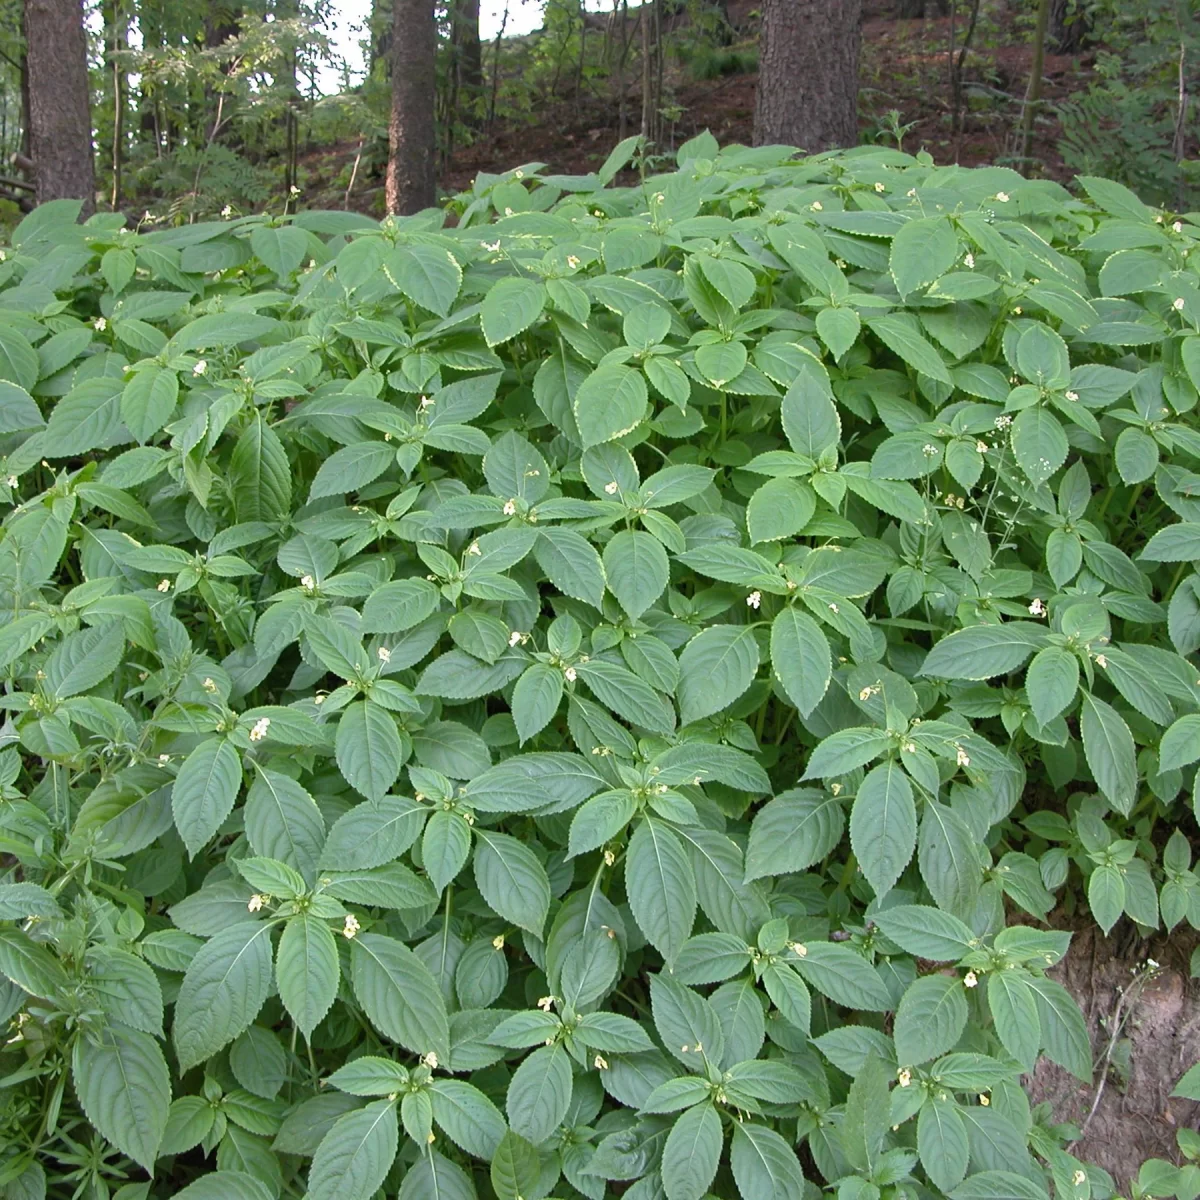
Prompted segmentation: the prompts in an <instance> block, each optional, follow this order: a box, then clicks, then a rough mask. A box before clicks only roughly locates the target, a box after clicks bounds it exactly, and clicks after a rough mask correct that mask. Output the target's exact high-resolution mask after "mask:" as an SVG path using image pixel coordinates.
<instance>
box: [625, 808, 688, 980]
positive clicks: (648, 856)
mask: <svg viewBox="0 0 1200 1200" xmlns="http://www.w3.org/2000/svg"><path fill="white" fill-rule="evenodd" d="M625 890H626V893H627V894H628V897H629V907H630V909H631V910H632V912H633V918H634V920H635V921H637V923H638V927H639V928H640V929H641V930H642V932H643V933H644V934H645V935H646V937H647V939H648V940H649V941H650V942H651V944H652V945H653V946H654V947H655V949H657V950H658V951H659V953H661V954H662V956H663V958H665V959H666V960H667V962H668V963H670V962H673V961H674V960H675V957H676V956H677V955H678V953H679V951H680V949H681V948H682V946H683V944H684V942H686V941H687V939H688V937H689V936H690V935H691V932H692V924H693V922H694V921H695V918H696V881H695V875H694V873H693V871H692V865H691V863H690V862H689V861H688V858H687V855H686V854H685V853H684V849H683V847H682V846H681V845H680V843H679V838H678V837H677V836H676V835H675V834H674V833H673V832H672V831H671V829H670V827H669V826H667V825H666V824H665V823H664V822H662V821H659V820H658V819H657V818H655V817H647V818H646V819H645V820H644V821H642V823H641V824H640V825H638V827H637V829H635V830H634V833H633V837H632V838H630V840H629V851H628V854H627V857H626V860H625Z"/></svg>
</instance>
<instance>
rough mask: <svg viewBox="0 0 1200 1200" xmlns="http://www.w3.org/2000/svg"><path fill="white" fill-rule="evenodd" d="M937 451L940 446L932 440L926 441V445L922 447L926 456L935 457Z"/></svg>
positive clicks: (922, 451)
mask: <svg viewBox="0 0 1200 1200" xmlns="http://www.w3.org/2000/svg"><path fill="white" fill-rule="evenodd" d="M937 452H938V448H937V447H936V446H935V445H934V444H933V443H932V442H926V443H925V445H923V446H922V447H921V453H922V454H923V455H925V457H926V458H933V457H935V456H936V454H937Z"/></svg>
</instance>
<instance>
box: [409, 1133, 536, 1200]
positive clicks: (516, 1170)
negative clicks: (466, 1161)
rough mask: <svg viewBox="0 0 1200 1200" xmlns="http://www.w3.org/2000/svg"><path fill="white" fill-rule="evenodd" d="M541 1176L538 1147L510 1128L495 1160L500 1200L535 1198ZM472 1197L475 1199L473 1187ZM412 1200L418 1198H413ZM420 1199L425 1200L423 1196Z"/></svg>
mask: <svg viewBox="0 0 1200 1200" xmlns="http://www.w3.org/2000/svg"><path fill="white" fill-rule="evenodd" d="M541 1177H542V1161H541V1157H540V1155H539V1154H538V1152H537V1149H536V1147H534V1146H532V1145H531V1144H530V1143H529V1142H528V1141H526V1140H525V1138H523V1137H522V1136H521V1135H520V1134H519V1133H516V1132H515V1131H514V1130H511V1129H510V1130H509V1131H508V1132H507V1133H506V1134H505V1135H504V1137H503V1138H501V1139H500V1145H499V1147H498V1148H497V1150H496V1155H495V1157H494V1158H493V1159H492V1168H491V1181H492V1189H493V1190H494V1191H495V1193H496V1197H497V1200H522V1198H523V1197H524V1196H528V1195H532V1194H533V1189H534V1188H536V1187H538V1186H539V1183H540V1181H541ZM470 1195H471V1197H472V1198H473V1197H474V1196H475V1190H474V1188H472V1189H471V1192H470ZM413 1200H418V1197H416V1196H414V1197H413ZM420 1200H424V1195H422V1196H421V1198H420Z"/></svg>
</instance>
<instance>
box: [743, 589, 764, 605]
mask: <svg viewBox="0 0 1200 1200" xmlns="http://www.w3.org/2000/svg"><path fill="white" fill-rule="evenodd" d="M746 603H747V604H748V605H749V606H750V607H751V608H758V606H759V605H760V604H762V592H751V593H750V595H748V596H747V597H746Z"/></svg>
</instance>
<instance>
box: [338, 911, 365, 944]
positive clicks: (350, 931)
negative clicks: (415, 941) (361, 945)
mask: <svg viewBox="0 0 1200 1200" xmlns="http://www.w3.org/2000/svg"><path fill="white" fill-rule="evenodd" d="M361 928H362V926H361V925H360V924H359V923H358V918H357V917H356V916H355V915H354V914H353V913H347V914H346V923H345V924H344V925H343V926H342V937H344V938H352V937H353V936H354V935H355V934H356V933H357V932H358V931H359V930H360V929H361Z"/></svg>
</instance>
